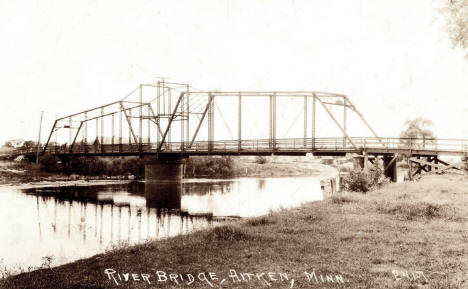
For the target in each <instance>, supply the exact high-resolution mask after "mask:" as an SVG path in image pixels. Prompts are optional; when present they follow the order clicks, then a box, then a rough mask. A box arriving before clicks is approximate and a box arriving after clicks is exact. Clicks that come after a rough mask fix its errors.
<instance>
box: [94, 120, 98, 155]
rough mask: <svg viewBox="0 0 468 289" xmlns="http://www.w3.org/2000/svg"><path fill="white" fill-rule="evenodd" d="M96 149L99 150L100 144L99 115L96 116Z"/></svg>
mask: <svg viewBox="0 0 468 289" xmlns="http://www.w3.org/2000/svg"><path fill="white" fill-rule="evenodd" d="M94 144H95V146H94V148H93V149H94V150H96V151H97V150H98V146H99V118H98V117H97V118H96V139H95V140H94Z"/></svg>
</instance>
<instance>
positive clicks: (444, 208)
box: [377, 202, 459, 220]
mask: <svg viewBox="0 0 468 289" xmlns="http://www.w3.org/2000/svg"><path fill="white" fill-rule="evenodd" d="M377 211H378V212H379V213H384V214H391V215H397V216H400V217H403V218H405V219H407V220H415V219H427V220H430V219H437V218H441V219H450V220H456V219H459V218H458V217H457V216H456V210H455V209H454V208H452V207H450V206H448V205H440V204H434V203H428V202H413V203H402V202H382V203H379V204H378V205H377Z"/></svg>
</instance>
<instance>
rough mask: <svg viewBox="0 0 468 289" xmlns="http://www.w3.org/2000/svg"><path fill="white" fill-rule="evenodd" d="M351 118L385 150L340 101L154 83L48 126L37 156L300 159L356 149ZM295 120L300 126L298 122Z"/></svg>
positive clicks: (321, 95)
mask: <svg viewBox="0 0 468 289" xmlns="http://www.w3.org/2000/svg"><path fill="white" fill-rule="evenodd" d="M337 110H338V112H337ZM351 115H354V117H355V118H356V119H357V120H358V121H359V122H360V123H361V124H362V125H363V126H364V127H365V128H367V129H368V131H370V133H371V134H372V135H373V136H372V138H373V140H375V141H377V143H378V145H379V146H380V147H385V146H386V144H385V143H384V142H383V141H382V139H381V138H380V137H379V136H378V135H377V133H376V132H375V131H374V130H373V129H372V127H371V126H370V125H369V123H368V122H367V121H366V120H365V118H364V117H363V115H362V114H361V112H360V111H359V110H358V109H357V108H356V107H355V106H354V104H353V103H352V102H351V100H350V99H349V98H348V97H347V96H346V95H342V94H334V93H327V92H318V91H201V90H196V89H194V88H193V87H190V86H189V85H188V84H182V83H174V82H166V81H158V82H156V83H150V84H141V85H139V86H138V87H137V88H136V89H135V90H133V91H132V92H131V93H130V94H129V95H128V96H126V97H124V98H123V99H121V100H119V101H116V102H113V103H109V104H106V105H102V106H99V107H95V108H92V109H88V110H85V111H81V112H78V113H74V114H71V115H68V116H65V117H62V118H59V119H57V120H55V122H54V125H53V127H52V129H51V131H50V134H49V136H48V139H47V142H46V143H45V145H44V146H43V147H42V152H43V153H44V152H50V153H60V154H67V153H68V154H135V153H156V154H159V153H165V152H166V153H168V152H181V153H184V152H186V153H195V152H198V153H202V152H205V153H214V152H216V151H222V152H224V153H241V152H252V153H254V152H255V151H257V152H262V153H265V152H266V153H274V152H281V151H282V150H283V151H284V150H286V152H288V151H290V152H291V153H292V152H293V151H296V152H300V153H303V152H304V151H307V152H308V151H310V152H312V151H314V150H315V149H316V147H317V146H319V145H320V144H323V142H334V143H335V146H337V141H338V138H339V147H340V148H342V149H351V150H359V146H360V144H359V143H357V142H359V140H357V139H356V138H353V137H352V136H351V135H350V134H349V132H348V118H349V117H350V116H351ZM301 118H302V124H301V122H299V123H298V120H299V119H301ZM318 119H320V123H323V122H324V121H325V120H326V121H328V122H331V123H332V124H334V132H335V135H333V136H330V137H333V138H330V139H328V138H319V137H318V133H319V132H318V130H319V129H318V128H317V124H318V121H317V120H318ZM215 127H216V128H217V130H215ZM299 129H300V130H301V131H299ZM252 130H253V133H252ZM280 130H281V131H282V133H281V135H279V134H280ZM329 130H330V129H327V131H329ZM337 137H338V138H337Z"/></svg>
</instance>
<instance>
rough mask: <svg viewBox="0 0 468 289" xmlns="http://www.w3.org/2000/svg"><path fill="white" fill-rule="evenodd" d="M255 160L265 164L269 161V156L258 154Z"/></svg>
mask: <svg viewBox="0 0 468 289" xmlns="http://www.w3.org/2000/svg"><path fill="white" fill-rule="evenodd" d="M255 162H256V163H257V164H260V165H263V164H266V163H267V158H266V157H265V156H257V157H256V158H255Z"/></svg>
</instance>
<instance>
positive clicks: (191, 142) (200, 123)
mask: <svg viewBox="0 0 468 289" xmlns="http://www.w3.org/2000/svg"><path fill="white" fill-rule="evenodd" d="M209 96H210V98H209V99H208V103H207V104H206V107H205V110H204V111H203V114H202V117H201V119H200V122H199V123H198V126H197V129H196V130H195V133H194V134H193V137H192V141H190V144H189V146H188V148H191V147H192V145H193V142H194V141H195V138H196V137H197V134H198V131H199V130H200V127H201V125H202V123H203V120H204V119H205V116H206V113H207V112H208V109H209V108H210V105H211V102H212V101H213V98H214V95H212V94H211V93H210V94H209Z"/></svg>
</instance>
